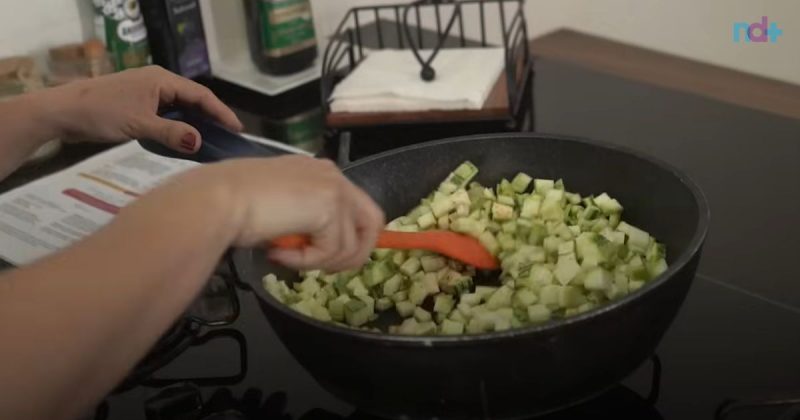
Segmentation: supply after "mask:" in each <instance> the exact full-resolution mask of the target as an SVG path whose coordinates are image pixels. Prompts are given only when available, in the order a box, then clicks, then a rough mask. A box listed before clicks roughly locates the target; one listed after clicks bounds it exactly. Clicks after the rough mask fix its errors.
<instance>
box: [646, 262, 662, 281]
mask: <svg viewBox="0 0 800 420" xmlns="http://www.w3.org/2000/svg"><path fill="white" fill-rule="evenodd" d="M645 265H646V266H647V272H648V273H650V278H656V277H658V276H659V275H660V274H661V273H663V272H665V271H667V261H666V260H665V259H663V258H660V259H657V260H655V261H647V262H646V263H645Z"/></svg>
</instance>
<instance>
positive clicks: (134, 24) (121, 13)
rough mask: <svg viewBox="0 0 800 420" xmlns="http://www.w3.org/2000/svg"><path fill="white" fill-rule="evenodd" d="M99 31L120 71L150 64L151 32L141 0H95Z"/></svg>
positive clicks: (96, 20)
mask: <svg viewBox="0 0 800 420" xmlns="http://www.w3.org/2000/svg"><path fill="white" fill-rule="evenodd" d="M93 1H94V7H95V31H96V32H97V36H98V37H99V38H100V39H102V40H103V41H104V42H105V44H106V48H107V49H108V52H109V55H110V56H111V61H112V62H113V63H114V67H115V68H116V69H117V71H121V70H125V69H129V68H133V67H141V66H145V65H148V64H150V49H149V47H148V45H147V29H146V28H145V26H144V18H143V17H142V12H141V10H140V9H139V2H138V0H124V1H119V0H93Z"/></svg>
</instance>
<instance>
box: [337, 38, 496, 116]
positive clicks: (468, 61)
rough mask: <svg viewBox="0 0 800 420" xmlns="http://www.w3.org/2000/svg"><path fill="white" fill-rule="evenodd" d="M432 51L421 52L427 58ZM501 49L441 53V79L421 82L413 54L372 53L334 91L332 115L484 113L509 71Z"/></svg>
mask: <svg viewBox="0 0 800 420" xmlns="http://www.w3.org/2000/svg"><path fill="white" fill-rule="evenodd" d="M430 53H431V52H430V51H424V50H423V51H422V52H421V54H422V56H423V57H428V56H429V55H430ZM503 58H504V51H503V49H502V48H452V49H442V50H440V51H439V54H438V55H437V56H436V58H435V59H434V60H433V64H432V66H433V68H434V69H435V70H436V78H435V79H434V80H432V81H430V82H426V81H424V80H422V78H420V70H421V69H422V66H421V65H420V64H419V62H418V61H417V60H416V58H415V57H414V55H413V54H412V53H411V51H410V50H379V51H374V52H371V53H370V54H369V55H368V56H367V58H365V59H364V61H362V62H361V64H359V65H358V67H356V69H355V70H353V72H351V73H350V74H349V75H348V76H347V77H346V78H345V79H344V80H342V81H341V82H340V83H339V84H338V85H337V86H336V88H335V89H334V90H333V94H332V95H331V98H332V100H333V102H332V103H331V110H332V111H333V112H397V111H430V110H456V109H481V108H483V104H484V102H486V98H487V97H488V96H489V93H490V92H491V91H492V88H493V87H494V85H495V83H496V82H497V78H498V76H500V73H501V72H502V71H503V68H504V66H505V60H504V59H503Z"/></svg>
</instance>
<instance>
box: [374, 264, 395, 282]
mask: <svg viewBox="0 0 800 420" xmlns="http://www.w3.org/2000/svg"><path fill="white" fill-rule="evenodd" d="M393 274H394V272H393V270H392V269H391V268H390V267H389V262H388V261H385V260H384V261H378V262H376V263H374V264H372V267H370V276H369V286H370V287H375V286H377V285H379V284H381V283H383V282H384V281H386V279H388V278H389V277H391V276H392V275H393Z"/></svg>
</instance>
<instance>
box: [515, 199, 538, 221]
mask: <svg viewBox="0 0 800 420" xmlns="http://www.w3.org/2000/svg"><path fill="white" fill-rule="evenodd" d="M541 205H542V198H541V197H540V196H538V195H532V196H530V197H528V198H526V199H525V200H524V201H523V202H522V209H521V210H520V212H519V216H520V217H523V218H526V219H532V218H534V217H536V216H538V215H539V209H540V207H541Z"/></svg>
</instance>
